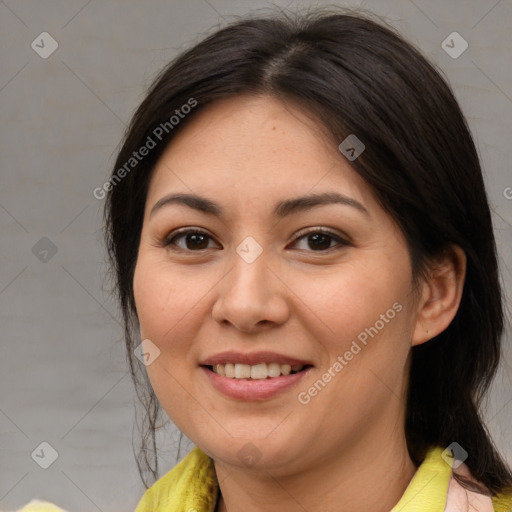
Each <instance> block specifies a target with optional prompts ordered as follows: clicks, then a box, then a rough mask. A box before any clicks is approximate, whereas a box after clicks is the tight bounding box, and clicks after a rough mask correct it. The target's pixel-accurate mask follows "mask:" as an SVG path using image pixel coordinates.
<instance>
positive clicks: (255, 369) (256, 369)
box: [251, 363, 268, 379]
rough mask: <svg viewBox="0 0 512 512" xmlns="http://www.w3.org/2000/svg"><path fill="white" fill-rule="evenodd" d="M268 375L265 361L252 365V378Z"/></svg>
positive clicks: (264, 377) (263, 377)
mask: <svg viewBox="0 0 512 512" xmlns="http://www.w3.org/2000/svg"><path fill="white" fill-rule="evenodd" d="M267 375H268V372H267V365H266V364H265V363H261V364H255V365H254V366H251V379H266V378H267Z"/></svg>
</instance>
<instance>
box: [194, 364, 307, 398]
mask: <svg viewBox="0 0 512 512" xmlns="http://www.w3.org/2000/svg"><path fill="white" fill-rule="evenodd" d="M200 368H201V370H203V372H204V373H205V374H206V376H207V377H208V378H209V379H210V382H211V383H212V385H213V387H214V388H215V389H216V390H217V391H220V392H221V393H222V394H224V395H226V396H228V397H230V398H236V399H238V400H267V399H269V398H272V397H274V396H276V395H278V394H280V393H282V392H284V391H286V390H288V389H290V388H291V387H293V386H294V385H296V384H297V383H298V382H299V381H300V380H301V379H302V378H303V377H304V375H306V373H308V372H309V370H311V367H310V368H307V369H306V370H303V371H301V372H298V373H292V374H290V375H281V376H280V377H273V378H271V379H255V380H249V379H230V378H229V377H223V376H221V375H219V374H218V373H215V372H213V371H212V370H209V369H208V368H205V367H204V366H201V367H200Z"/></svg>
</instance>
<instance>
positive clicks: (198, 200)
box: [149, 192, 370, 218]
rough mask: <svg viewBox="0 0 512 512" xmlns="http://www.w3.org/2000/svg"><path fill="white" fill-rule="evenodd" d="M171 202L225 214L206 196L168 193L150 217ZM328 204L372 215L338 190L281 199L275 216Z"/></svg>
mask: <svg viewBox="0 0 512 512" xmlns="http://www.w3.org/2000/svg"><path fill="white" fill-rule="evenodd" d="M171 204H182V205H185V206H188V207H189V208H192V209H194V210H198V211H200V212H203V213H207V214H209V215H214V216H215V217H222V215H223V209H222V208H221V206H220V205H218V204H217V203H215V202H214V201H212V200H211V199H207V198H206V197H201V196H197V195H195V194H168V195H166V196H164V197H162V198H161V199H160V200H158V201H157V202H156V203H155V205H154V206H153V208H152V209H151V212H150V214H149V217H150V218H151V216H152V215H153V214H154V213H155V212H157V211H158V210H160V209H162V208H163V207H164V206H168V205H171ZM326 204H342V205H344V206H350V207H352V208H355V209H356V210H358V211H360V212H361V213H364V214H365V215H367V216H369V215H370V214H369V213H368V210H367V209H366V208H365V207H364V206H363V205H362V204H361V203H360V202H359V201H356V200H355V199H352V198H351V197H347V196H344V195H342V194H339V193H338V192H324V193H320V194H310V195H307V196H301V197H295V198H292V199H286V200H285V201H281V202H280V203H278V204H277V205H276V207H275V209H274V217H278V218H283V217H286V216H288V215H291V214H293V213H297V212H299V211H304V210H309V209H311V208H314V207H316V206H322V205H326Z"/></svg>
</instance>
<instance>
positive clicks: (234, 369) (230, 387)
mask: <svg viewBox="0 0 512 512" xmlns="http://www.w3.org/2000/svg"><path fill="white" fill-rule="evenodd" d="M199 366H200V368H201V369H202V370H203V372H204V374H205V375H206V377H207V378H208V381H209V382H210V384H211V385H212V386H213V388H214V389H215V390H216V391H218V392H220V393H221V394H223V395H224V396H227V397H230V398H235V399H238V400H245V401H247V400H267V399H270V398H273V397H274V396H276V395H278V394H281V393H283V392H284V391H285V390H288V389H291V388H292V387H294V386H296V385H297V383H298V382H299V381H300V380H302V379H303V378H304V376H305V375H306V374H307V373H308V372H309V371H310V370H311V369H312V368H314V366H313V365H312V364H311V363H310V362H308V361H302V360H299V359H295V358H291V357H287V356H283V355H280V354H275V353H270V352H265V353H263V352H259V353H257V354H241V353H233V352H231V353H224V354H218V355H217V356H214V357H211V358H209V359H207V360H205V361H203V362H202V364H200V365H199Z"/></svg>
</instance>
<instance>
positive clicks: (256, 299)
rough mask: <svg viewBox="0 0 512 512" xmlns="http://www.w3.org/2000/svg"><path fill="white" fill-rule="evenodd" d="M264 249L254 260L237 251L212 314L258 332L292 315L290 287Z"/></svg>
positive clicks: (221, 321) (238, 327) (242, 328)
mask: <svg viewBox="0 0 512 512" xmlns="http://www.w3.org/2000/svg"><path fill="white" fill-rule="evenodd" d="M267 263H268V261H267V258H266V257H265V255H264V253H263V254H261V255H260V256H259V257H258V258H257V259H256V260H255V261H253V262H252V263H247V262H246V261H244V260H243V259H242V258H241V257H239V256H238V254H235V257H234V263H233V267H232V270H231V271H229V272H228V274H227V275H226V276H225V278H224V279H222V281H221V282H220V283H219V285H218V288H217V290H218V295H217V297H216V300H215V303H214V305H213V310H212V316H213V318H214V320H215V321H217V322H219V323H220V324H224V325H227V324H231V325H233V326H234V327H235V328H237V329H238V330H240V331H242V332H245V333H256V332H259V331H262V330H264V329H268V328H269V327H270V326H272V325H274V326H275V325H280V324H283V323H284V322H286V320H287V319H288V318H289V315H290V312H289V305H288V302H289V301H288V300H287V293H288V288H287V286H286V285H285V284H284V283H283V280H282V279H280V278H279V276H278V275H277V273H276V272H275V271H274V270H273V269H271V268H270V267H269V266H268V265H267Z"/></svg>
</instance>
